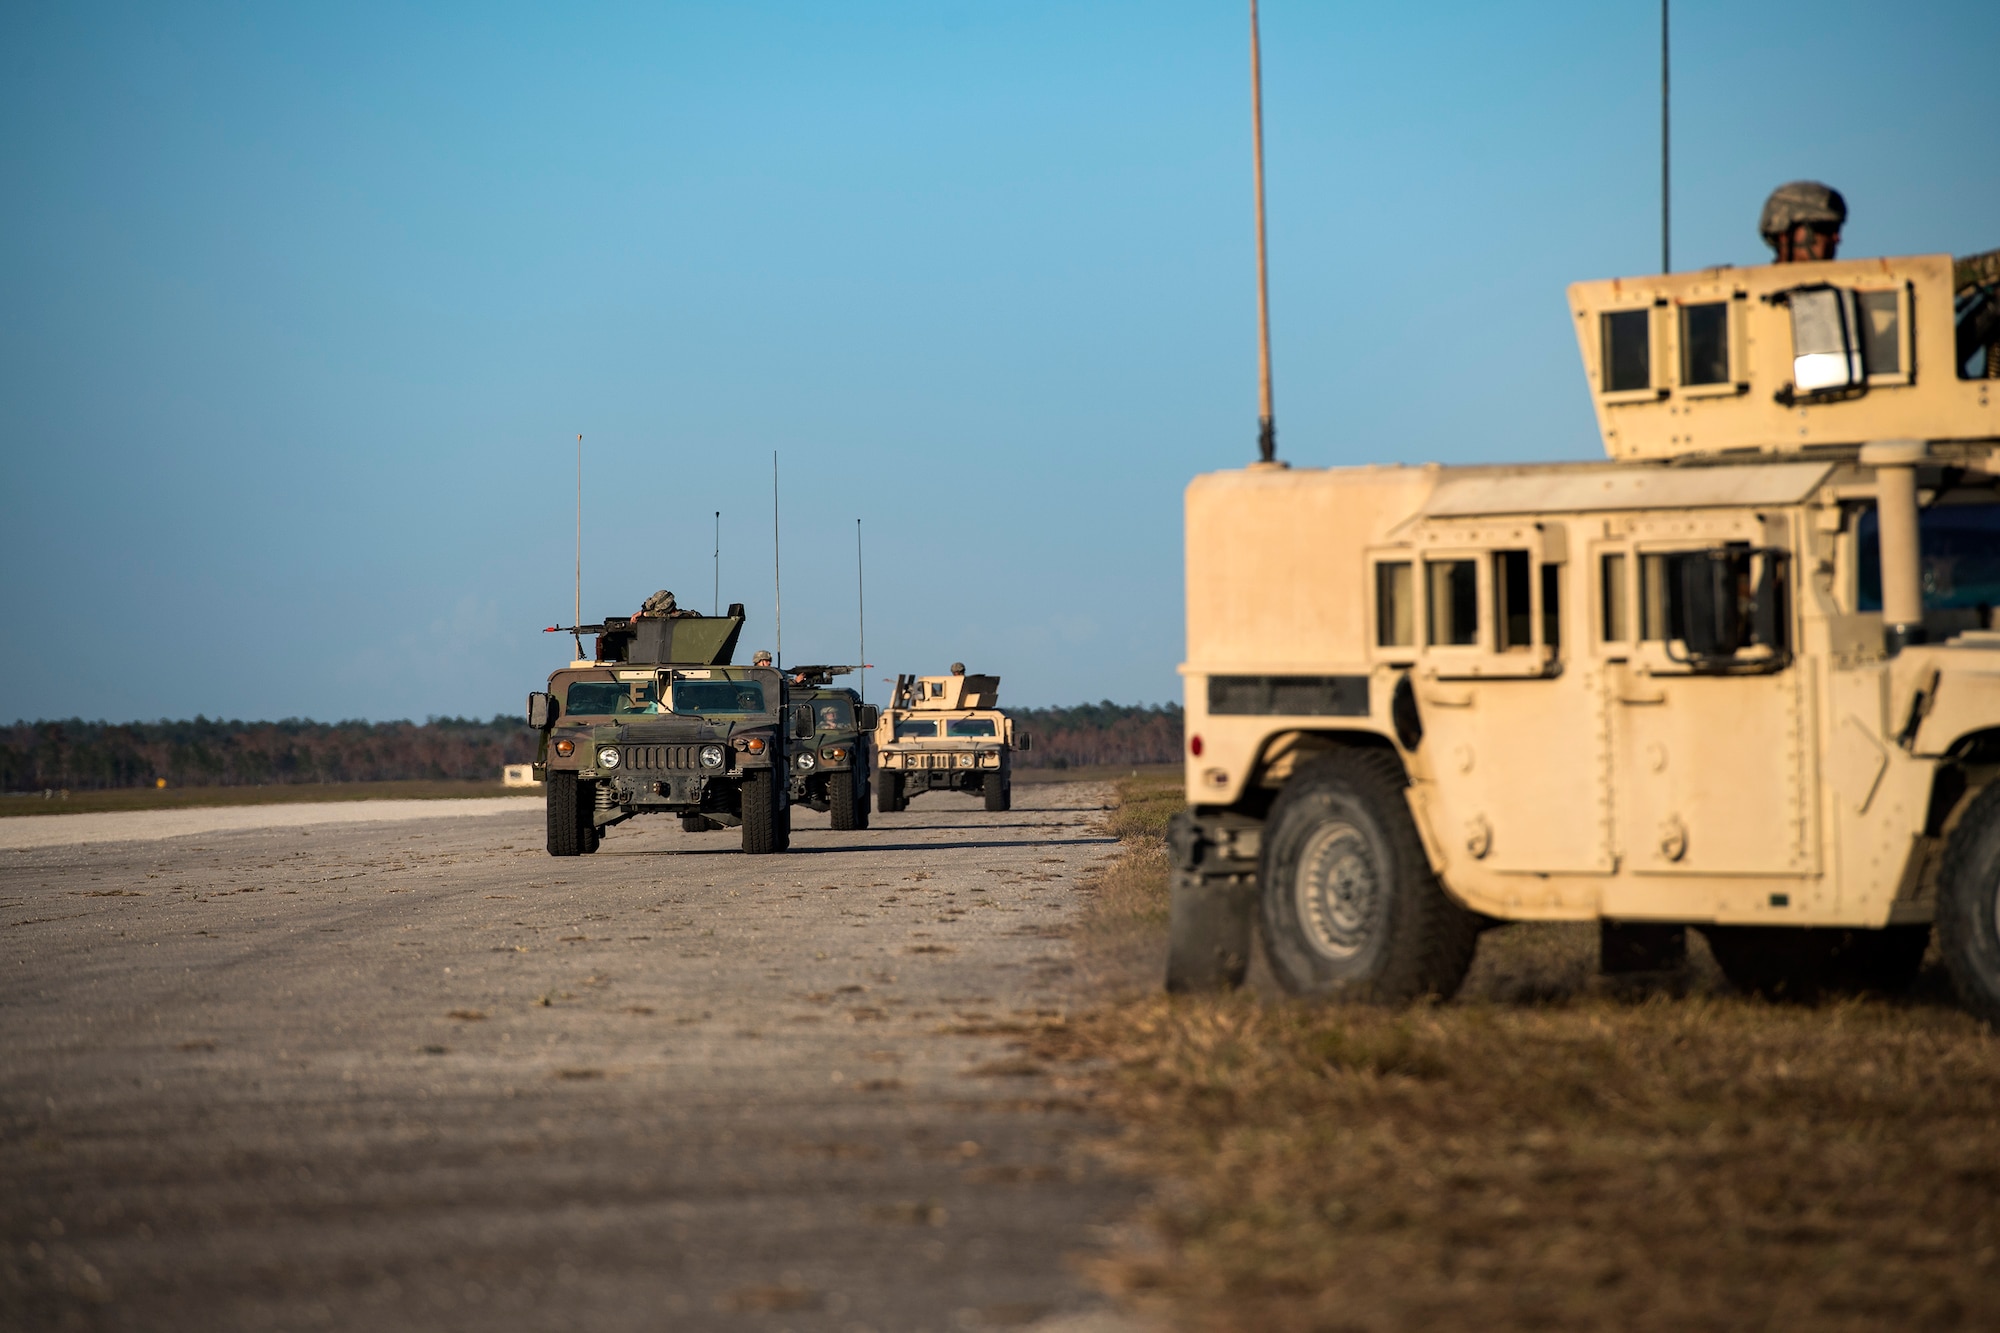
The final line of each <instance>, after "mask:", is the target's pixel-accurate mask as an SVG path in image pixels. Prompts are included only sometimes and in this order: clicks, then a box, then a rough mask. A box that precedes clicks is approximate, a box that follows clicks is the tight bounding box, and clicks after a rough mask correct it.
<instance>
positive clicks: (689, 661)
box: [597, 605, 744, 666]
mask: <svg viewBox="0 0 2000 1333" xmlns="http://www.w3.org/2000/svg"><path fill="white" fill-rule="evenodd" d="M743 621H744V615H743V608H742V607H741V606H740V605H736V606H731V607H730V608H729V614H728V615H725V616H676V617H672V618H670V619H665V620H654V619H650V618H649V619H642V620H628V621H623V622H617V621H613V620H606V621H605V624H604V632H603V633H602V634H600V635H598V638H597V660H598V661H600V662H631V663H635V664H644V665H654V664H660V663H669V662H671V663H675V664H678V665H683V666H688V665H693V666H728V665H729V663H730V659H731V658H733V657H734V656H735V654H736V639H737V636H738V635H740V634H741V633H742V632H743Z"/></svg>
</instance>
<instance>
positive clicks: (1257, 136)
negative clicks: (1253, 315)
mask: <svg viewBox="0 0 2000 1333" xmlns="http://www.w3.org/2000/svg"><path fill="white" fill-rule="evenodd" d="M1664 2H1665V0H1662V3H1664ZM1259 54H1260V53H1259V50H1258V40H1257V0H1250V139H1251V144H1252V148H1253V150H1254V157H1255V164H1256V165H1255V176H1256V186H1257V458H1258V460H1259V461H1260V462H1264V463H1271V462H1275V461H1277V457H1278V425H1277V422H1276V420H1275V419H1274V418H1273V416H1272V413H1271V293H1270V282H1269V279H1268V276H1267V270H1266V261H1265V256H1264V72H1263V66H1262V63H1261V61H1260V59H1259Z"/></svg>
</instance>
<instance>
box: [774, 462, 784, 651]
mask: <svg viewBox="0 0 2000 1333" xmlns="http://www.w3.org/2000/svg"><path fill="white" fill-rule="evenodd" d="M771 591H772V593H773V594H774V595H775V596H776V598H777V618H778V625H777V631H778V633H777V641H778V658H777V661H778V668H779V669H780V670H783V669H784V665H785V581H784V565H783V562H782V561H781V560H780V559H779V555H778V451H777V450H776V449H773V450H772V451H771Z"/></svg>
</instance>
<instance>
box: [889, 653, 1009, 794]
mask: <svg viewBox="0 0 2000 1333" xmlns="http://www.w3.org/2000/svg"><path fill="white" fill-rule="evenodd" d="M999 698H1000V677H998V676H968V675H964V674H962V673H959V672H954V673H953V674H951V675H948V676H898V677H897V678H896V693H895V696H894V699H893V700H892V702H891V703H890V705H889V706H888V707H887V708H885V709H883V710H882V716H881V719H880V720H879V721H878V722H877V723H876V726H875V768H876V784H877V785H876V790H875V807H876V809H878V810H880V811H882V812H883V813H884V814H889V813H891V812H893V811H897V810H907V809H908V808H909V805H910V798H911V797H912V796H915V795H917V794H918V793H919V792H926V791H933V790H935V791H964V792H980V793H983V794H984V795H985V797H986V808H987V809H988V810H1005V809H1008V808H1009V807H1011V806H1012V805H1013V800H1014V751H1015V750H1026V749H1028V748H1029V746H1030V745H1031V744H1032V742H1031V740H1030V738H1029V737H1028V735H1027V734H1026V733H1025V732H1024V733H1021V734H1020V735H1018V736H1017V735H1016V734H1015V732H1014V720H1013V719H1012V718H1010V717H1008V716H1007V715H1006V714H1005V713H1003V712H1001V711H1000V710H999V708H998V707H997V706H996V705H997V704H998V702H999Z"/></svg>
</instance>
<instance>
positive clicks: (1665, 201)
mask: <svg viewBox="0 0 2000 1333" xmlns="http://www.w3.org/2000/svg"><path fill="white" fill-rule="evenodd" d="M1667 3H1668V0H1660V272H1662V273H1671V272H1673V271H1674V250H1673V244H1672V236H1673V221H1674V215H1673V209H1672V207H1671V204H1672V201H1673V174H1672V172H1671V171H1669V170H1668V166H1669V164H1670V162H1671V161H1672V158H1671V157H1670V156H1669V154H1668V150H1669V149H1670V148H1671V147H1672V143H1671V141H1670V139H1669V137H1668V131H1669V130H1670V128H1671V125H1672V122H1671V121H1670V120H1669V118H1668V116H1667V106H1668V102H1667Z"/></svg>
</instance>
